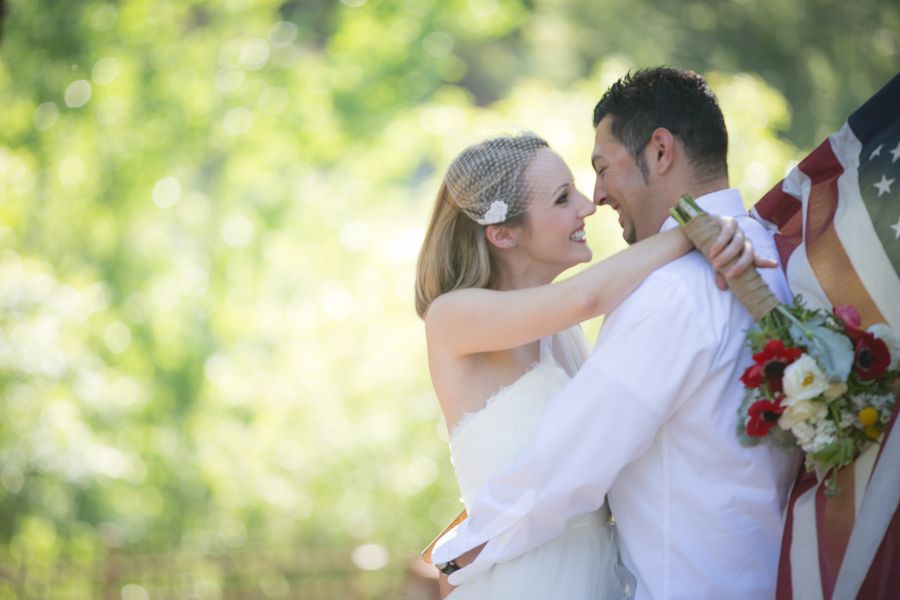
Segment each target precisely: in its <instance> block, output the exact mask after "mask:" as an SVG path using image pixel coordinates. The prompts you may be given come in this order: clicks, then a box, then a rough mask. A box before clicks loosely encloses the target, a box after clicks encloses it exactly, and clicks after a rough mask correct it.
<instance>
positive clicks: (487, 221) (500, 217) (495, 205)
mask: <svg viewBox="0 0 900 600" xmlns="http://www.w3.org/2000/svg"><path fill="white" fill-rule="evenodd" d="M508 210H509V206H507V204H506V202H504V201H503V200H494V201H493V202H491V206H490V208H488V210H487V212H485V213H484V216H483V217H481V218H480V219H476V220H475V222H476V223H478V224H479V225H496V224H497V223H502V222H503V221H505V220H506V213H507V211H508Z"/></svg>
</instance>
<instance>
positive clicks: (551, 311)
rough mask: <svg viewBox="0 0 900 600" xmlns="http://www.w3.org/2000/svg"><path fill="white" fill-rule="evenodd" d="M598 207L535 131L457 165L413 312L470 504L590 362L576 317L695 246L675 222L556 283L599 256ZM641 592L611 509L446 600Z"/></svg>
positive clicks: (736, 235) (615, 298)
mask: <svg viewBox="0 0 900 600" xmlns="http://www.w3.org/2000/svg"><path fill="white" fill-rule="evenodd" d="M595 210H596V208H595V206H594V205H593V204H592V203H591V201H589V200H588V199H587V198H586V197H585V196H584V195H582V194H581V193H580V192H579V191H578V190H577V189H576V188H575V184H574V182H573V178H572V173H571V172H570V170H569V168H568V167H567V166H566V164H565V162H564V161H563V160H562V159H561V158H560V157H559V156H558V155H557V154H556V153H554V152H553V151H552V150H550V148H549V147H548V145H547V143H546V142H545V141H544V140H542V139H541V138H539V137H537V136H535V135H533V134H523V135H518V136H508V137H498V138H494V139H490V140H487V141H485V142H483V143H481V144H478V145H476V146H472V147H470V148H468V149H466V150H465V151H463V152H462V154H460V156H458V157H457V158H456V159H455V160H454V161H453V163H452V164H451V165H450V168H449V169H448V171H447V173H446V176H445V178H444V181H443V183H442V185H441V187H440V190H439V192H438V195H437V199H436V202H435V206H434V210H433V213H432V216H431V221H430V223H429V226H428V230H427V233H426V236H425V241H424V243H423V245H422V249H421V252H420V254H419V261H418V266H417V275H416V310H417V312H418V314H419V316H420V317H422V318H423V319H424V321H425V333H426V339H427V346H428V364H429V370H430V373H431V379H432V382H433V384H434V389H435V392H436V394H437V397H438V401H439V402H440V406H441V410H442V411H443V415H444V419H445V421H446V425H447V428H448V430H449V431H450V455H451V458H452V461H453V465H454V468H455V470H456V476H457V481H458V484H459V488H460V491H461V492H462V499H463V503H464V504H465V505H466V506H469V504H470V502H471V501H472V500H473V499H474V498H475V495H476V493H477V491H478V489H479V487H480V486H481V485H482V484H483V483H484V482H485V481H487V480H488V479H489V478H490V477H492V476H494V475H496V474H499V473H500V472H502V471H504V470H505V469H506V468H507V467H509V466H511V465H512V463H513V462H514V461H515V460H516V459H517V458H518V457H519V456H521V455H522V454H523V453H524V452H525V451H526V450H528V448H529V447H530V446H531V445H532V443H533V442H534V437H535V436H536V434H537V429H538V425H539V422H540V419H541V415H542V412H543V409H544V406H545V405H546V404H547V403H548V402H549V401H550V400H551V398H552V397H553V395H554V393H555V392H556V391H557V390H559V389H560V388H562V387H563V386H564V385H565V384H566V382H567V381H568V380H569V379H570V378H571V377H572V376H573V375H574V374H575V372H576V371H577V370H578V368H579V366H580V365H581V364H582V363H583V362H584V360H585V359H586V357H587V354H588V348H587V343H586V340H585V338H584V336H583V334H582V332H581V329H580V327H579V325H578V324H579V323H580V322H581V321H584V320H586V319H590V318H592V317H596V316H598V315H601V314H605V313H608V312H609V311H611V310H613V309H614V308H616V307H617V306H618V305H619V303H620V302H621V301H622V300H623V299H624V298H625V297H626V296H627V295H628V294H630V293H631V292H632V291H633V290H634V289H635V288H637V287H638V286H639V285H640V284H641V282H642V281H643V280H644V278H646V277H647V276H648V275H649V274H650V273H651V272H652V271H654V270H655V269H657V268H658V267H660V266H661V265H663V264H665V263H666V262H668V261H671V260H674V259H675V258H677V257H679V256H681V255H683V254H685V253H686V252H688V251H689V250H691V245H690V243H689V242H688V241H687V240H686V238H685V237H684V235H683V234H682V233H681V232H680V230H679V229H677V228H676V229H673V230H670V231H667V232H665V233H661V234H659V235H656V236H653V237H651V238H649V239H647V240H644V241H641V242H638V243H636V244H633V245H632V246H630V247H629V248H628V249H626V250H624V251H622V252H619V253H618V254H616V255H614V256H611V257H609V258H607V259H606V260H603V261H601V262H599V263H597V264H595V265H593V266H591V267H589V268H588V269H585V270H584V271H582V272H581V273H579V274H577V275H575V276H573V277H570V278H568V279H565V280H562V281H559V282H556V283H552V282H553V280H554V279H555V278H556V277H557V276H558V275H559V274H560V273H562V272H563V271H565V270H566V269H568V268H570V267H572V266H574V265H576V264H578V263H583V262H587V261H589V260H590V259H591V250H590V249H589V248H588V246H587V243H586V241H585V235H584V221H585V219H586V218H587V217H589V216H590V215H591V214H593V213H594V211H595ZM722 223H723V232H722V235H721V236H720V238H719V240H718V241H717V243H716V246H715V247H714V252H715V253H718V258H719V261H722V262H727V261H728V260H729V259H731V258H733V257H734V256H738V255H740V260H739V262H738V263H737V264H736V265H735V267H734V268H733V269H732V271H731V273H730V274H737V273H738V272H740V271H743V270H744V269H745V268H746V267H747V266H749V265H750V264H751V263H752V262H753V253H752V252H751V251H748V250H747V249H748V248H749V246H748V245H747V244H746V243H745V240H744V237H743V235H742V234H741V232H740V230H739V229H737V227H736V226H735V224H734V221H733V220H729V219H723V220H722ZM453 568H459V567H458V566H457V565H455V564H454V563H450V564H449V565H448V566H447V567H445V568H444V572H445V573H449V572H451V569H453ZM633 592H634V579H633V577H632V576H631V574H630V573H628V572H627V570H626V569H625V568H624V566H622V564H621V563H620V562H619V559H618V550H617V546H616V540H615V534H614V531H613V526H612V525H611V524H610V514H609V509H608V508H607V507H606V505H604V506H603V507H601V508H600V509H599V510H597V511H595V512H594V513H590V514H586V515H581V516H579V517H575V518H573V519H571V520H570V521H569V524H568V528H567V530H566V531H565V532H564V533H563V534H562V535H560V536H559V537H558V538H556V539H554V540H552V541H550V542H548V543H546V544H544V545H543V546H540V547H538V548H536V549H534V550H532V551H530V552H527V553H525V554H523V555H520V556H519V557H517V558H515V559H513V560H510V561H508V562H505V563H500V564H498V565H495V566H494V567H492V569H491V570H490V571H488V572H486V573H484V574H482V575H480V576H478V577H476V578H475V579H474V580H471V581H469V582H467V583H465V584H463V585H462V586H460V587H458V588H455V589H454V590H453V591H452V592H451V593H450V596H449V598H450V599H451V600H465V599H469V598H479V599H500V598H510V599H512V598H517V599H518V598H535V599H550V598H560V599H562V598H565V599H570V600H571V599H576V600H577V599H581V598H626V597H630V596H631V595H632V594H633Z"/></svg>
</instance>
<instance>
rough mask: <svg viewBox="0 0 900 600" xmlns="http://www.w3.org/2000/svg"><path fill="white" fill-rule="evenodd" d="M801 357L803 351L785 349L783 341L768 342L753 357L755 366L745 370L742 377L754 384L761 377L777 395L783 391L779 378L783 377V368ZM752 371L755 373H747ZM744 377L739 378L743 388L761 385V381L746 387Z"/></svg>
mask: <svg viewBox="0 0 900 600" xmlns="http://www.w3.org/2000/svg"><path fill="white" fill-rule="evenodd" d="M801 356H803V350H801V349H800V348H785V347H784V342H783V341H781V340H769V341H768V342H766V345H765V346H764V347H763V349H762V350H760V351H759V352H757V353H756V354H754V355H753V362H754V363H756V364H754V365H753V366H752V367H750V369H747V371H745V372H744V376H746V377H747V380H748V381H751V382H756V381H757V379H758V378H759V377H762V378H764V379H765V381H767V382H768V383H769V389H770V390H771V391H772V392H773V393H779V392H781V391H782V389H783V386H782V383H781V377H782V375H784V369H785V367H787V366H788V365H789V364H791V363H792V362H794V361H795V360H797V359H798V358H800V357H801ZM753 369H755V371H754V372H753V373H752V374H750V373H749V372H750V371H751V370H753ZM744 376H742V377H741V381H742V382H744V385H745V386H747V387H759V386H760V385H762V381H761V380H760V381H759V382H758V383H756V385H748V384H747V382H746V381H744Z"/></svg>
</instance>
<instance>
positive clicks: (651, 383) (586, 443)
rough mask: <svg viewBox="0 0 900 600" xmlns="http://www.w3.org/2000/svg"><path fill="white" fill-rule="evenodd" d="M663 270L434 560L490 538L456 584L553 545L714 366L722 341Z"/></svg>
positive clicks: (605, 335) (619, 314)
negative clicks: (530, 442) (716, 345)
mask: <svg viewBox="0 0 900 600" xmlns="http://www.w3.org/2000/svg"><path fill="white" fill-rule="evenodd" d="M682 260H684V259H682ZM664 271H666V272H667V273H666V274H664V273H663V272H661V271H658V272H657V273H655V274H654V275H652V276H651V277H650V278H649V279H648V280H647V281H646V282H645V283H644V285H642V286H641V288H639V289H638V290H637V291H636V292H635V294H634V295H632V297H631V298H629V299H628V301H627V302H626V303H625V304H623V305H622V306H621V307H620V308H619V309H618V310H617V311H616V312H615V313H614V314H613V315H610V317H608V320H607V323H605V324H604V327H603V330H602V331H601V335H600V338H599V339H598V343H597V347H596V348H595V350H594V352H593V354H592V355H591V357H590V358H589V359H588V361H587V363H585V365H584V366H583V367H582V369H581V370H580V371H579V372H578V374H577V375H576V376H575V378H574V379H573V380H572V381H571V382H570V383H569V384H568V385H567V386H566V387H565V388H564V389H563V390H562V391H561V392H560V393H559V394H557V396H556V397H555V398H554V399H553V400H552V401H551V402H550V404H549V406H548V407H547V409H546V411H545V413H544V417H543V420H542V423H541V427H540V430H539V433H538V437H537V441H536V443H535V447H534V449H533V450H532V451H531V452H530V453H528V454H527V455H526V456H525V457H524V458H523V459H522V460H521V461H519V462H518V463H517V464H516V465H515V466H514V467H513V468H512V469H510V470H509V471H507V472H506V473H504V474H503V475H501V476H499V477H497V478H495V479H493V480H491V481H490V482H489V483H488V484H486V485H485V486H484V487H483V488H482V489H481V491H480V492H479V494H478V497H477V498H476V500H475V503H474V505H473V506H472V507H471V511H470V515H469V519H468V520H467V521H466V522H464V523H462V524H461V525H460V526H459V527H458V528H457V529H456V530H455V531H454V532H451V534H449V535H448V536H447V537H446V538H445V539H443V540H441V542H440V543H439V544H438V547H437V548H436V549H435V552H434V560H435V561H436V562H445V561H447V560H450V559H452V558H454V557H457V556H460V555H461V554H463V553H464V552H466V551H468V550H470V549H471V548H474V547H475V546H478V545H479V544H482V543H484V542H488V543H487V545H486V546H485V548H484V549H483V550H482V552H481V554H480V555H479V556H478V558H477V559H476V560H475V561H474V562H473V563H472V564H471V565H470V566H468V567H466V568H463V569H462V570H461V571H458V572H457V573H454V574H453V575H451V577H450V581H451V582H452V583H453V584H455V585H458V584H459V583H462V582H463V581H465V580H466V579H467V578H468V577H470V576H472V575H475V574H477V573H480V572H482V571H484V570H486V569H487V568H489V567H490V566H491V565H492V564H495V563H497V562H502V561H505V560H509V559H511V558H514V557H516V556H518V555H520V554H523V553H525V552H527V551H528V550H530V549H532V548H534V547H536V546H538V545H540V544H542V543H544V542H547V541H549V540H550V539H552V538H554V537H555V536H557V535H558V534H560V533H561V532H562V531H563V530H564V529H565V527H566V523H567V522H568V520H569V519H570V518H571V517H573V516H575V515H577V514H581V513H585V512H590V511H593V510H596V509H597V508H598V507H600V506H601V505H602V503H603V499H604V497H605V495H606V493H607V491H608V490H609V487H610V485H611V484H612V482H613V481H614V480H615V478H616V476H617V475H618V474H619V472H620V471H621V469H622V467H624V466H625V465H627V464H628V463H630V462H632V461H633V460H635V459H636V458H638V457H640V456H641V455H642V454H644V452H646V450H647V449H648V448H649V447H650V445H651V444H652V443H653V441H654V438H655V437H656V434H657V431H658V430H659V428H660V427H661V426H662V424H663V423H664V422H665V421H666V420H667V419H668V417H669V416H670V415H671V413H672V411H674V410H675V409H677V407H678V402H679V400H680V399H681V398H683V397H686V396H687V395H688V394H689V393H690V390H692V389H694V388H695V387H696V386H697V385H698V383H699V381H700V380H701V379H702V377H703V375H704V373H706V372H707V371H708V368H709V364H710V363H711V361H712V358H713V357H712V355H713V349H712V348H713V346H714V342H713V340H712V336H711V334H710V333H709V332H708V331H707V324H705V323H704V320H705V319H706V318H707V316H706V315H700V314H696V313H695V312H694V311H696V310H697V308H698V306H697V302H696V300H695V299H694V298H693V297H692V295H691V292H690V291H689V290H688V286H687V285H686V284H685V283H684V282H682V281H680V280H678V279H676V278H673V275H672V270H671V269H664ZM679 271H680V270H675V271H674V272H675V274H676V277H677V273H678V272H679ZM709 277H710V281H711V280H712V277H711V274H710V275H709Z"/></svg>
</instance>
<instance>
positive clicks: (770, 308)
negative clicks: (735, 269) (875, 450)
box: [672, 196, 900, 495]
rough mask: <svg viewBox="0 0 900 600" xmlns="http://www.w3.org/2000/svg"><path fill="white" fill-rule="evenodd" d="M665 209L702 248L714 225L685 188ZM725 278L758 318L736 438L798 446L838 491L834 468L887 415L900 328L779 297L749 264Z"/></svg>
mask: <svg viewBox="0 0 900 600" xmlns="http://www.w3.org/2000/svg"><path fill="white" fill-rule="evenodd" d="M672 215H673V216H674V217H675V219H676V220H677V221H678V222H679V223H680V224H681V225H682V226H683V228H684V230H685V233H686V234H687V236H688V238H690V240H691V241H692V242H694V245H696V246H697V247H698V248H700V249H701V250H702V251H703V252H704V253H706V252H707V250H708V248H709V246H710V245H711V244H712V242H713V241H714V240H715V239H716V237H717V236H718V233H719V225H718V223H717V222H716V221H715V219H713V218H712V217H711V216H709V215H708V214H706V213H705V212H704V211H703V209H701V208H700V207H699V206H697V204H696V203H695V202H694V201H693V199H691V198H690V197H689V196H683V197H682V198H681V200H680V201H679V203H678V204H677V205H676V207H675V208H674V209H672ZM728 266H730V265H728ZM728 266H725V267H723V268H722V270H725V269H727V268H728ZM730 285H731V288H732V290H733V291H734V293H735V295H737V297H738V299H739V300H740V301H741V303H742V304H743V305H744V306H745V307H746V308H747V310H749V311H750V314H751V315H752V316H753V319H754V321H756V323H757V328H756V329H753V330H750V331H749V332H748V333H747V341H748V343H749V345H750V347H751V349H752V351H753V364H751V365H750V366H748V367H747V369H746V370H745V371H744V374H743V375H742V376H741V383H743V385H744V388H745V390H744V401H743V403H742V404H741V406H740V408H739V409H738V437H739V439H740V440H741V442H742V443H743V444H745V445H756V444H758V443H759V442H760V441H770V442H772V443H775V444H777V445H779V446H782V447H786V448H794V447H797V448H800V449H802V450H803V452H804V453H805V455H806V468H807V470H810V471H813V470H814V471H815V472H816V475H817V476H818V478H819V479H820V480H821V479H822V478H823V477H826V476H827V475H828V474H829V473H831V476H830V477H828V479H827V482H826V493H828V494H829V495H836V494H838V493H839V492H840V490H839V489H838V487H837V477H836V473H837V470H838V469H839V468H840V467H843V466H844V465H848V464H850V463H851V462H853V461H854V460H855V459H856V457H857V456H858V455H859V453H860V452H862V451H863V450H864V449H865V448H866V447H867V446H868V445H869V444H872V443H877V441H878V440H879V438H880V436H881V433H882V432H883V431H884V429H885V427H886V426H887V425H888V422H889V420H890V416H891V413H892V411H893V408H894V403H895V401H896V396H897V391H898V389H897V382H898V379H900V370H898V369H900V336H898V335H897V334H896V333H895V332H894V331H893V330H892V329H891V328H890V327H888V326H887V325H881V324H879V325H873V326H872V327H869V328H868V329H866V330H863V329H861V328H860V323H861V320H860V317H859V313H858V312H857V311H856V310H855V309H854V308H853V307H852V306H838V307H835V308H834V310H833V312H830V313H829V312H827V311H824V310H812V309H809V308H807V307H806V306H804V304H803V299H802V298H801V297H800V296H797V297H796V298H795V299H794V301H793V303H792V304H790V305H784V304H780V303H779V302H778V300H777V299H776V298H775V296H774V295H773V294H772V292H771V290H769V288H768V286H767V285H766V283H765V282H764V281H763V279H762V278H761V277H760V276H759V273H757V272H756V271H755V270H753V269H748V270H747V271H746V272H744V273H743V274H742V275H741V276H740V277H738V278H736V279H734V280H732V282H731V284H730Z"/></svg>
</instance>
